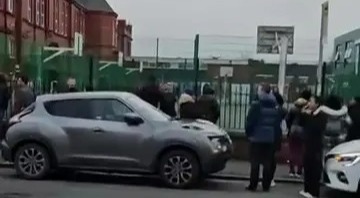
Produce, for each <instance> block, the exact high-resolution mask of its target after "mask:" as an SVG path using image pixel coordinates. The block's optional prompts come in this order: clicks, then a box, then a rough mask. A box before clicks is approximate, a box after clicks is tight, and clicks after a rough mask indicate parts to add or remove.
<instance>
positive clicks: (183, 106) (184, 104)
mask: <svg viewBox="0 0 360 198" xmlns="http://www.w3.org/2000/svg"><path fill="white" fill-rule="evenodd" d="M179 107H180V109H179V110H180V118H181V119H198V118H200V114H199V111H198V108H197V105H196V104H195V101H194V100H193V99H192V97H191V96H190V95H188V94H185V93H184V94H182V95H181V96H180V98H179Z"/></svg>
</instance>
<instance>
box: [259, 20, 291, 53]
mask: <svg viewBox="0 0 360 198" xmlns="http://www.w3.org/2000/svg"><path fill="white" fill-rule="evenodd" d="M294 31H295V28H294V26H258V29H257V53H258V54H279V53H280V50H279V49H280V39H281V38H283V37H284V36H285V37H287V38H288V48H287V53H288V54H293V53H294Z"/></svg>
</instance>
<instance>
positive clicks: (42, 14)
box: [40, 0, 45, 27]
mask: <svg viewBox="0 0 360 198" xmlns="http://www.w3.org/2000/svg"><path fill="white" fill-rule="evenodd" d="M40 26H41V27H45V0H41V5H40Z"/></svg>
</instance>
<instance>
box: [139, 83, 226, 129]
mask: <svg viewBox="0 0 360 198" xmlns="http://www.w3.org/2000/svg"><path fill="white" fill-rule="evenodd" d="M136 94H137V95H138V96H139V97H140V98H141V99H143V100H145V101H147V102H148V103H150V104H152V105H153V106H154V107H157V108H159V109H160V110H162V111H163V112H164V113H166V114H167V115H169V116H171V117H173V118H176V117H178V118H180V119H204V120H208V121H210V122H212V123H217V121H218V119H219V117H220V105H219V103H218V101H217V100H216V97H215V91H214V90H213V89H212V88H211V86H210V85H208V84H206V85H205V86H204V87H203V89H202V94H201V96H199V98H198V99H197V100H196V99H195V93H194V91H192V90H191V89H186V90H184V92H183V93H182V94H181V95H180V96H179V97H177V95H176V94H175V93H174V86H173V85H172V84H171V83H163V84H161V85H160V86H159V85H158V84H157V83H156V79H155V78H154V77H150V78H149V79H148V83H147V84H146V85H145V86H143V87H141V88H140V89H139V90H138V91H137V92H136Z"/></svg>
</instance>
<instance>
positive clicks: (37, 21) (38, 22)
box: [35, 0, 41, 25]
mask: <svg viewBox="0 0 360 198" xmlns="http://www.w3.org/2000/svg"><path fill="white" fill-rule="evenodd" d="M35 1H36V2H35V4H36V6H35V7H36V9H35V13H36V14H35V23H36V25H40V7H41V2H40V0H35Z"/></svg>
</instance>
